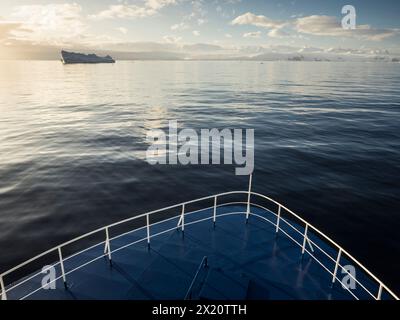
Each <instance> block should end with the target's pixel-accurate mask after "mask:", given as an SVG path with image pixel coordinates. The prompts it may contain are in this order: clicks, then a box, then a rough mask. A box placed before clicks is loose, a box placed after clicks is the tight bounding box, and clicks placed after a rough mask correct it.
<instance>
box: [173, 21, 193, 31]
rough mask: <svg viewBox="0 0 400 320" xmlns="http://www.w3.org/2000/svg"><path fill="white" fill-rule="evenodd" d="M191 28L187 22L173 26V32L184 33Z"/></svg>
mask: <svg viewBox="0 0 400 320" xmlns="http://www.w3.org/2000/svg"><path fill="white" fill-rule="evenodd" d="M188 28H189V25H188V24H186V23H185V22H181V23H177V24H174V25H172V26H171V30H172V31H182V30H186V29H188Z"/></svg>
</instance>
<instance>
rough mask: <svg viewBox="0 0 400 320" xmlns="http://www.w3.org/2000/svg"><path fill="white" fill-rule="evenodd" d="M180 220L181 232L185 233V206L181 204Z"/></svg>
mask: <svg viewBox="0 0 400 320" xmlns="http://www.w3.org/2000/svg"><path fill="white" fill-rule="evenodd" d="M181 220H182V225H181V228H182V232H185V204H182V215H181Z"/></svg>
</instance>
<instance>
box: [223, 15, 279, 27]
mask: <svg viewBox="0 0 400 320" xmlns="http://www.w3.org/2000/svg"><path fill="white" fill-rule="evenodd" d="M231 24H233V25H253V26H256V27H262V28H270V29H275V28H281V27H283V26H284V25H285V24H286V22H282V21H278V20H272V19H270V18H267V17H266V16H262V15H260V16H257V15H255V14H253V13H251V12H247V13H245V14H242V15H241V16H238V17H236V18H235V19H234V20H232V22H231Z"/></svg>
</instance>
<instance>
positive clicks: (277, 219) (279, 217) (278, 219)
mask: <svg viewBox="0 0 400 320" xmlns="http://www.w3.org/2000/svg"><path fill="white" fill-rule="evenodd" d="M281 209H282V207H281V205H279V206H278V217H277V218H276V230H275V232H276V233H278V231H279V222H280V221H281Z"/></svg>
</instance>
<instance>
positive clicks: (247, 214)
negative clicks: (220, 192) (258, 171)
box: [246, 174, 253, 223]
mask: <svg viewBox="0 0 400 320" xmlns="http://www.w3.org/2000/svg"><path fill="white" fill-rule="evenodd" d="M252 178H253V175H252V174H251V175H250V176H249V191H248V192H247V211H246V223H247V222H248V221H249V215H250V196H251V183H252V181H251V180H252Z"/></svg>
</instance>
